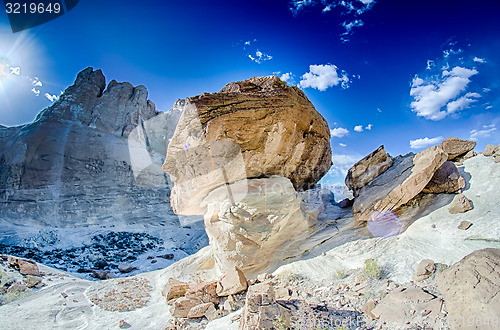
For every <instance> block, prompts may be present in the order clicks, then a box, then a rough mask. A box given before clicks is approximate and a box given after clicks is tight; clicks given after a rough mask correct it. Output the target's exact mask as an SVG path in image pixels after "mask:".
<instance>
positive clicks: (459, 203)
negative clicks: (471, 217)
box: [449, 194, 472, 214]
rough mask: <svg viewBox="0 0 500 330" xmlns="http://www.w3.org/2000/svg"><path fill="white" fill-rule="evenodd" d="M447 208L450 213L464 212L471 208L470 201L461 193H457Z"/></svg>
mask: <svg viewBox="0 0 500 330" xmlns="http://www.w3.org/2000/svg"><path fill="white" fill-rule="evenodd" d="M449 210H450V213H451V214H457V213H464V212H467V211H469V210H472V203H471V201H470V200H469V199H468V198H467V197H465V196H464V195H463V194H458V195H456V196H455V197H454V198H453V200H452V201H451V204H450V209H449Z"/></svg>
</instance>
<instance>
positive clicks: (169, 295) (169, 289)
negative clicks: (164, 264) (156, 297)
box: [161, 277, 189, 301]
mask: <svg viewBox="0 0 500 330" xmlns="http://www.w3.org/2000/svg"><path fill="white" fill-rule="evenodd" d="M188 289H189V284H188V283H186V282H182V281H179V280H176V279H174V278H172V277H171V278H169V279H168V281H167V284H165V287H164V288H163V291H162V292H161V294H162V295H163V296H164V297H165V299H166V300H167V301H169V300H171V299H175V298H180V297H182V296H184V295H185V294H186V292H187V291H188Z"/></svg>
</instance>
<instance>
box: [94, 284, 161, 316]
mask: <svg viewBox="0 0 500 330" xmlns="http://www.w3.org/2000/svg"><path fill="white" fill-rule="evenodd" d="M152 290H153V288H152V287H151V286H150V285H149V281H148V280H147V279H145V278H135V277H134V278H126V279H118V280H116V282H115V283H114V285H113V286H112V287H111V288H109V289H108V290H107V291H105V292H103V295H102V298H101V297H100V296H99V295H98V294H94V295H93V296H92V297H91V298H90V301H91V302H92V303H94V304H96V305H97V306H99V307H101V308H103V309H105V310H107V311H111V312H116V311H118V312H125V311H133V310H135V309H138V308H141V307H142V306H144V305H146V304H147V303H148V302H149V300H150V298H151V291H152Z"/></svg>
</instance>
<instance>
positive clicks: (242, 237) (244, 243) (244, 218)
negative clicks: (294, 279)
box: [204, 176, 320, 278]
mask: <svg viewBox="0 0 500 330" xmlns="http://www.w3.org/2000/svg"><path fill="white" fill-rule="evenodd" d="M204 203H206V205H207V210H208V211H207V213H206V214H205V229H206V232H207V236H208V238H209V240H210V247H211V249H212V253H213V257H214V260H215V266H216V267H217V269H218V270H219V271H221V272H226V271H227V270H228V269H231V268H233V267H234V266H236V267H238V268H239V269H241V270H242V271H243V272H244V274H245V276H246V277H247V278H250V277H254V276H257V275H258V274H260V273H262V272H265V271H267V270H269V268H272V267H274V266H276V265H277V264H279V263H280V262H281V261H282V260H283V259H285V258H287V257H289V256H290V254H292V255H293V254H294V253H297V252H296V251H295V250H294V249H293V248H294V247H296V245H295V244H298V242H301V241H304V240H305V239H307V238H308V237H310V235H311V234H312V233H313V232H314V230H315V229H316V228H320V226H317V227H316V225H317V218H316V217H315V214H316V213H315V208H310V211H311V212H314V216H309V213H308V211H307V209H309V208H306V207H304V204H303V201H302V198H301V197H300V195H298V194H297V193H296V191H295V189H294V188H293V185H292V183H291V182H290V180H289V179H287V178H284V177H278V176H274V177H271V178H263V179H248V180H241V181H238V182H235V183H232V184H229V185H227V186H222V187H219V188H217V189H215V190H213V191H212V192H211V193H210V194H209V195H208V196H207V197H206V198H205V200H204Z"/></svg>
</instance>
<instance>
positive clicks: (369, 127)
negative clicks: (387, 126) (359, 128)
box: [365, 124, 373, 131]
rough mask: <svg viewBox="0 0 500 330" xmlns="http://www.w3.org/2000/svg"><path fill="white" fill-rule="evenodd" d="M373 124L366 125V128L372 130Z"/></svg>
mask: <svg viewBox="0 0 500 330" xmlns="http://www.w3.org/2000/svg"><path fill="white" fill-rule="evenodd" d="M372 127H373V125H372V124H368V126H366V127H365V129H366V130H367V131H370V130H371V129H372Z"/></svg>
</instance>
